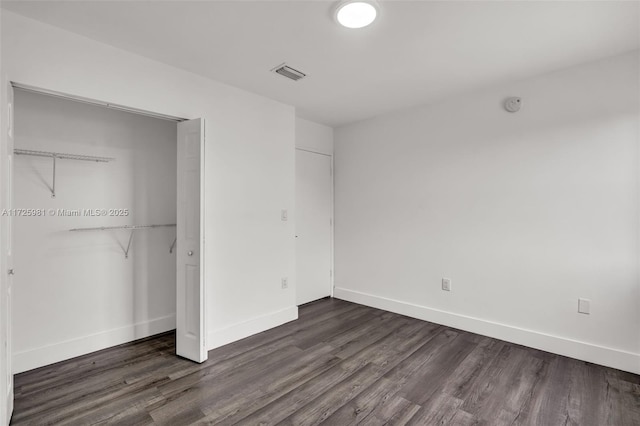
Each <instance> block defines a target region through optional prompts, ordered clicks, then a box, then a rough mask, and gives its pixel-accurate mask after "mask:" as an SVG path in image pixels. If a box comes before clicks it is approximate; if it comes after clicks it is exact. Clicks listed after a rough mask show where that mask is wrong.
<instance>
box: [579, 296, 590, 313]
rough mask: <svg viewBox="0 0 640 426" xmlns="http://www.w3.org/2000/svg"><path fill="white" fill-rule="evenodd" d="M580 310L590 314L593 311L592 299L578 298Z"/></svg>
mask: <svg viewBox="0 0 640 426" xmlns="http://www.w3.org/2000/svg"><path fill="white" fill-rule="evenodd" d="M578 312H579V313H581V314H587V315H589V314H590V313H591V300H589V299H582V298H580V299H578Z"/></svg>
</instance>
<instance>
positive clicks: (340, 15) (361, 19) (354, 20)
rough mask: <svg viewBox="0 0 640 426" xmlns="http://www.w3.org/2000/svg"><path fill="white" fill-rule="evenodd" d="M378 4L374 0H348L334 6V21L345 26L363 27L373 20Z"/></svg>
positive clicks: (376, 13)
mask: <svg viewBox="0 0 640 426" xmlns="http://www.w3.org/2000/svg"><path fill="white" fill-rule="evenodd" d="M377 15H378V5H377V3H376V2H375V1H367V0H348V1H344V2H342V3H340V4H339V5H338V7H337V8H336V21H338V23H339V24H340V25H342V26H344V27H347V28H363V27H366V26H367V25H369V24H371V23H372V22H373V21H375V19H376V16H377Z"/></svg>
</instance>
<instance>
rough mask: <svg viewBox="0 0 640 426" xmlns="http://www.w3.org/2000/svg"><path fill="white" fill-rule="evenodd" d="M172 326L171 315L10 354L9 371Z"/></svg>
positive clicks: (115, 343)
mask: <svg viewBox="0 0 640 426" xmlns="http://www.w3.org/2000/svg"><path fill="white" fill-rule="evenodd" d="M175 328H176V316H175V314H172V315H168V316H165V317H161V318H156V319H152V320H149V321H145V322H140V323H137V324H132V325H128V326H125V327H120V328H115V329H112V330H107V331H103V332H100V333H96V334H90V335H88V336H83V337H78V338H75V339H71V340H66V341H63V342H59V343H54V344H51V345H46V346H42V347H39V348H35V349H29V350H26V351H23V352H16V353H14V354H13V362H12V367H13V373H14V374H17V373H22V372H23V371H28V370H32V369H34V368H38V367H42V366H45V365H49V364H53V363H55V362H59V361H64V360H66V359H70V358H74V357H77V356H80V355H85V354H88V353H91V352H95V351H99V350H101V349H106V348H109V347H112V346H116V345H120V344H122V343H127V342H131V341H133V340H137V339H142V338H144V337H149V336H153V335H154V334H159V333H164V332H165V331H169V330H173V329H175Z"/></svg>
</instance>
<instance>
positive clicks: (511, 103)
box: [504, 96, 522, 112]
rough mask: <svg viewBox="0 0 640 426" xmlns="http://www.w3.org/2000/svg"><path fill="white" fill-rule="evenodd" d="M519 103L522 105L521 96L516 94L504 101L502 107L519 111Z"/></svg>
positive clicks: (511, 110) (510, 110)
mask: <svg viewBox="0 0 640 426" xmlns="http://www.w3.org/2000/svg"><path fill="white" fill-rule="evenodd" d="M520 105H522V98H519V97H517V96H514V97H512V98H509V99H507V100H506V101H504V109H506V110H507V111H509V112H518V111H520Z"/></svg>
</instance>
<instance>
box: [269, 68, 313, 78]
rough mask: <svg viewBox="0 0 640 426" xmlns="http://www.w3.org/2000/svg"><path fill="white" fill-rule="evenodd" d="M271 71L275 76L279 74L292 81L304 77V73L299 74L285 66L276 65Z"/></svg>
mask: <svg viewBox="0 0 640 426" xmlns="http://www.w3.org/2000/svg"><path fill="white" fill-rule="evenodd" d="M271 71H273V72H275V73H276V74H280V75H281V76H284V77H287V78H290V79H291V80H293V81H298V80H300V79H301V78H302V77H304V76H306V74H305V73H303V72H300V71H298V70H296V69H293V68H291V67H290V66H288V65H287V64H281V65H278V66H277V67H275V68H274V69H272V70H271Z"/></svg>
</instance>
